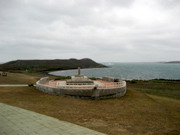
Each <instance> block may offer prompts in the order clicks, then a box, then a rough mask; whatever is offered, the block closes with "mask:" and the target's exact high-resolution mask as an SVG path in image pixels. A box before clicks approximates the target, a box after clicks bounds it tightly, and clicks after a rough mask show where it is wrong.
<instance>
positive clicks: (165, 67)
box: [49, 63, 180, 80]
mask: <svg viewBox="0 0 180 135" xmlns="http://www.w3.org/2000/svg"><path fill="white" fill-rule="evenodd" d="M102 64H104V65H107V66H109V67H108V68H91V69H81V74H84V75H87V76H88V77H102V76H111V77H116V78H120V79H126V80H132V79H138V80H151V79H173V80H179V79H180V64H168V63H102ZM49 74H52V75H56V76H72V75H75V74H77V70H63V71H54V72H50V73H49Z"/></svg>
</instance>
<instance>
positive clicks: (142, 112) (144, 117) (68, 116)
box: [0, 74, 180, 135]
mask: <svg viewBox="0 0 180 135" xmlns="http://www.w3.org/2000/svg"><path fill="white" fill-rule="evenodd" d="M13 76H14V77H15V78H16V80H19V81H18V82H19V83H22V82H21V81H23V82H24V80H23V79H20V78H21V77H20V78H18V77H19V76H21V75H20V74H19V75H16V74H12V76H11V80H13V79H12V78H13ZM23 76H24V77H25V78H26V79H27V80H28V78H30V81H32V80H33V81H36V80H37V77H36V76H35V77H32V76H31V77H30V76H29V75H23ZM9 77H10V76H9ZM6 79H8V78H6ZM1 81H2V78H0V82H1ZM136 86H137V84H136ZM145 86H146V85H145ZM134 88H135V84H133V85H129V88H128V92H127V94H126V96H124V97H122V98H119V99H109V100H80V99H72V98H66V97H59V96H52V95H48V94H45V93H42V92H40V91H37V90H36V89H35V88H32V87H26V88H23V87H19V88H15V87H14V88H12V87H11V88H7V87H6V88H5V87H4V88H2V87H0V102H3V103H7V104H11V105H14V106H19V107H22V108H25V109H29V110H32V111H35V112H39V113H42V114H46V115H49V116H53V117H56V118H58V119H60V120H65V121H69V122H72V123H76V124H79V125H82V126H85V127H88V128H91V129H95V130H97V131H100V132H103V133H107V134H110V135H118V134H158V135H159V134H179V133H180V130H179V129H180V126H179V125H180V117H179V116H180V100H178V99H172V98H166V97H160V96H154V95H148V94H145V93H141V92H139V91H136V90H134Z"/></svg>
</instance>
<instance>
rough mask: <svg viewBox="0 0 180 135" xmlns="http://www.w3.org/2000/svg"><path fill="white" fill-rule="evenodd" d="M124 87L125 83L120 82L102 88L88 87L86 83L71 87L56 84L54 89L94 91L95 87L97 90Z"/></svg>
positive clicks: (109, 83) (107, 84) (98, 86)
mask: <svg viewBox="0 0 180 135" xmlns="http://www.w3.org/2000/svg"><path fill="white" fill-rule="evenodd" d="M125 86H126V82H125V81H121V82H108V83H106V84H104V85H103V86H100V85H97V84H94V85H88V83H87V84H86V85H85V84H84V83H82V84H80V83H78V84H77V83H73V84H71V85H66V84H65V85H63V84H59V83H57V85H56V87H57V88H61V89H94V88H95V87H96V88H97V89H114V88H121V87H125Z"/></svg>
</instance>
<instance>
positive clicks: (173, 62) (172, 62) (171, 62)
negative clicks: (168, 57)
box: [163, 61, 180, 64]
mask: <svg viewBox="0 0 180 135" xmlns="http://www.w3.org/2000/svg"><path fill="white" fill-rule="evenodd" d="M163 63H170V64H176V63H178V64H180V61H168V62H163Z"/></svg>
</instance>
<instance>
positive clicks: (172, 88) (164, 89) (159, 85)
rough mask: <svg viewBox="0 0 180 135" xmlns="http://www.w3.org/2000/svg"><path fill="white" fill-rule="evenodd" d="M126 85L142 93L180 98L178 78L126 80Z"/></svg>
mask: <svg viewBox="0 0 180 135" xmlns="http://www.w3.org/2000/svg"><path fill="white" fill-rule="evenodd" d="M128 87H129V88H132V89H134V90H137V91H140V92H143V93H148V94H152V95H157V96H165V97H170V98H176V99H180V80H163V79H160V80H149V81H142V80H132V81H128Z"/></svg>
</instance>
